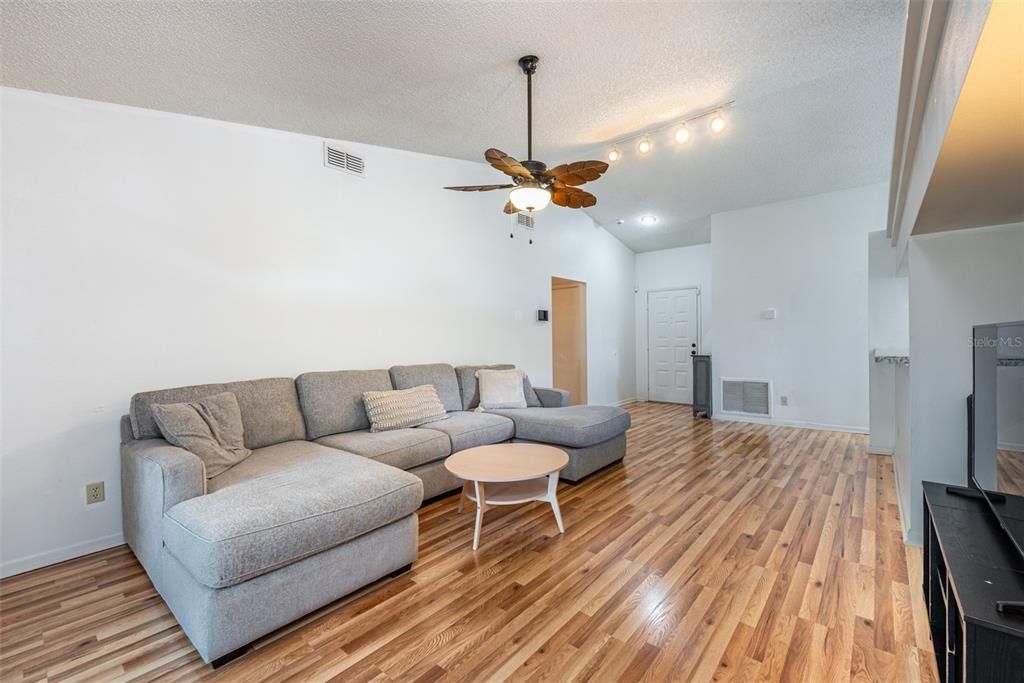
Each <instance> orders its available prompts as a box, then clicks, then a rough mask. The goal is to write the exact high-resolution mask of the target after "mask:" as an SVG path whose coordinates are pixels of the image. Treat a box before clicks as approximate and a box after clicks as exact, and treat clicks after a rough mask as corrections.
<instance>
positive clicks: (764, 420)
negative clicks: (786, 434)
mask: <svg viewBox="0 0 1024 683" xmlns="http://www.w3.org/2000/svg"><path fill="white" fill-rule="evenodd" d="M712 419H714V420H722V421H724V422H749V423H752V424H762V425H774V426H781V427H799V428H801V429H821V430H825V431H829V432H853V433H854V434H867V433H868V428H867V427H858V426H855V425H836V424H827V423H822V422H806V421H804V420H782V419H779V418H775V417H757V416H756V415H740V414H735V413H727V412H721V413H715V414H714V415H713V416H712Z"/></svg>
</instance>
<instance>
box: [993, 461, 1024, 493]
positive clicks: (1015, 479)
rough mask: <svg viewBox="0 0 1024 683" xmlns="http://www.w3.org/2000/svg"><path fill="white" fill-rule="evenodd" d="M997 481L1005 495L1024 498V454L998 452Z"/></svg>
mask: <svg viewBox="0 0 1024 683" xmlns="http://www.w3.org/2000/svg"><path fill="white" fill-rule="evenodd" d="M996 481H997V483H998V484H999V490H1000V491H1002V492H1003V493H1013V494H1015V495H1018V496H1024V453H1021V452H1020V451H1008V450H997V451H996Z"/></svg>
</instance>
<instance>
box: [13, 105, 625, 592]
mask: <svg viewBox="0 0 1024 683" xmlns="http://www.w3.org/2000/svg"><path fill="white" fill-rule="evenodd" d="M0 98H2V99H0V105H2V109H3V122H2V146H3V160H2V174H3V179H4V181H5V182H4V185H3V209H2V210H3V246H2V258H3V261H2V276H3V279H2V284H3V301H2V312H3V316H2V317H3V331H2V333H3V338H2V342H3V358H2V366H0V367H2V404H3V423H2V432H3V451H2V457H0V468H2V480H3V481H2V499H3V502H2V527H0V529H2V545H0V556H2V558H0V559H2V567H0V571H2V573H3V574H10V573H13V572H17V571H23V570H26V569H30V568H32V567H36V566H41V565H44V564H48V563H51V562H55V561H58V560H62V559H65V558H67V557H72V556H75V555H78V554H82V553H85V552H90V551H93V550H97V549H99V548H102V547H106V546H110V545H114V544H117V543H119V542H121V514H120V505H121V501H120V495H119V490H118V489H119V476H120V475H119V465H118V457H119V456H118V418H119V416H120V415H121V414H122V413H124V412H125V411H126V409H127V407H128V399H129V397H130V396H131V394H132V393H134V392H137V391H141V390H146V389H155V388H161V387H170V386H176V385H182V384H193V383H200V382H214V381H227V380H236V379H243V378H254V377H265V376H294V375H296V374H298V373H300V372H303V371H307V370H329V369H341V368H372V367H386V366H388V365H391V364H395V363H416V362H423V361H447V362H451V363H475V362H499V361H505V362H514V363H516V364H518V365H519V366H520V367H523V368H525V369H526V370H528V371H529V372H530V374H531V378H532V379H533V380H534V382H535V383H536V384H538V385H542V386H543V385H547V384H548V383H549V382H550V379H551V337H550V334H551V330H550V326H549V325H548V324H542V323H537V322H536V309H538V308H550V298H551V293H550V286H551V285H550V278H551V276H552V275H557V276H562V277H567V278H572V279H576V280H583V281H585V282H587V293H588V303H589V311H588V333H589V340H588V350H589V388H590V399H591V402H594V403H609V404H611V403H616V402H618V401H620V400H623V399H626V398H630V397H632V396H633V395H634V393H635V391H636V378H635V353H634V344H635V331H634V320H635V311H634V294H633V285H634V282H635V277H634V254H633V253H632V252H631V251H630V250H629V249H627V248H626V247H625V246H624V245H622V243H620V242H619V241H618V240H616V239H615V238H613V237H612V236H611V235H609V234H608V233H607V232H605V231H604V230H603V229H601V228H600V227H598V226H596V225H595V224H594V223H593V222H592V221H591V220H590V219H589V218H588V217H587V216H586V215H585V214H583V213H582V212H578V211H570V210H565V209H560V208H557V207H552V208H551V209H549V210H546V211H544V212H543V213H542V214H540V215H539V216H538V229H537V231H536V234H535V240H534V242H535V243H534V244H533V245H532V246H530V245H528V244H527V240H526V239H525V236H523V235H518V236H517V237H516V239H514V240H510V239H509V218H508V217H507V216H505V215H504V214H502V213H501V207H502V205H503V204H504V201H505V198H504V197H503V196H501V195H500V194H499V193H490V194H486V193H485V194H470V193H455V192H447V191H444V190H442V189H441V186H442V185H462V184H472V183H480V182H491V181H494V180H497V175H496V172H495V171H493V169H490V168H489V167H488V166H485V165H484V164H481V163H471V162H466V161H457V160H452V159H444V158H439V157H432V156H426V155H420V154H413V153H408V152H401V151H397V150H391V149H386V148H380V147H370V146H366V145H359V144H354V143H351V144H345V145H344V146H345V147H346V148H348V149H350V150H351V151H353V152H356V153H358V154H362V155H364V156H365V158H366V164H367V173H366V178H365V179H359V178H355V177H352V176H349V175H347V174H344V173H339V172H337V171H333V170H328V169H325V168H323V166H322V147H321V144H322V141H321V139H319V138H316V137H308V136H303V135H296V134H291V133H284V132H280V131H273V130H265V129H259V128H253V127H247V126H241V125H235V124H230V123H223V122H217V121H211V120H205V119H199V118H193V117H187V116H180V115H174V114H166V113H160V112H154V111H147V110H140V109H133V108H128V107H121V106H116V105H110V104H102V103H96V102H87V101H81V100H74V99H70V98H61V97H55V96H49V95H42V94H39V93H31V92H26V91H18V90H11V89H4V90H2V91H0ZM338 114H339V116H342V115H344V112H339V113H338ZM100 480H102V481H105V482H106V488H107V500H106V502H104V503H100V504H96V505H91V506H89V507H86V506H85V505H84V485H85V484H86V483H88V482H92V481H100Z"/></svg>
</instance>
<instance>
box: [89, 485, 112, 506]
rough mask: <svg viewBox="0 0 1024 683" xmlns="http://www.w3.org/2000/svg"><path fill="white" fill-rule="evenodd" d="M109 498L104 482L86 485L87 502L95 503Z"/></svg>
mask: <svg viewBox="0 0 1024 683" xmlns="http://www.w3.org/2000/svg"><path fill="white" fill-rule="evenodd" d="M106 499H107V494H106V492H105V491H104V490H103V482H102V481H98V482H96V483H94V484H86V485H85V504H86V505H92V504H93V503H102V502H103V501H104V500H106Z"/></svg>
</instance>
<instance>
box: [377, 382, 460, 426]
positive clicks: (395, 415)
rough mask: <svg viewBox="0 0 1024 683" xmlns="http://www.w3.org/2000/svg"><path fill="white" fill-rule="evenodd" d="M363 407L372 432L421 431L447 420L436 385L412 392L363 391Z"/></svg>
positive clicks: (424, 385) (419, 388) (397, 390)
mask: <svg viewBox="0 0 1024 683" xmlns="http://www.w3.org/2000/svg"><path fill="white" fill-rule="evenodd" d="M363 405H364V406H365V407H366V416H367V417H368V418H370V431H371V432H386V431H389V430H392V429H405V428H406V427H418V426H419V425H423V424H427V423H428V422H437V421H438V420H444V419H445V418H447V417H448V413H447V412H446V411H445V409H444V404H443V403H441V399H440V398H439V397H438V395H437V390H436V389H435V388H434V385H433V384H421V385H420V386H418V387H412V388H411V389H394V390H392V391H364V392H363Z"/></svg>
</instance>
